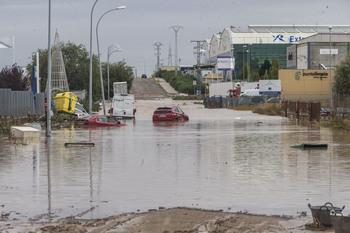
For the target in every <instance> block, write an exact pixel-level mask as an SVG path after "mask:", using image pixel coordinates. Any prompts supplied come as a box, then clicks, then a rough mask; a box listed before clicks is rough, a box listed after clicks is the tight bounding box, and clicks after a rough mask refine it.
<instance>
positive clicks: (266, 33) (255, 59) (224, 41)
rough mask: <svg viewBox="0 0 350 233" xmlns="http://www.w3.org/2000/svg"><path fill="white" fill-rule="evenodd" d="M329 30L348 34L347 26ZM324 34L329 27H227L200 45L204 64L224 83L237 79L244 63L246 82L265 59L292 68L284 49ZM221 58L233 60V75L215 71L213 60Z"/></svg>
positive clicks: (229, 70) (229, 72)
mask: <svg viewBox="0 0 350 233" xmlns="http://www.w3.org/2000/svg"><path fill="white" fill-rule="evenodd" d="M333 30H334V32H337V33H350V26H336V27H333ZM328 31H329V26H320V25H249V26H248V30H246V31H244V30H242V29H240V28H235V27H233V26H231V27H229V28H225V29H224V30H223V32H221V33H217V34H214V35H213V36H212V38H211V39H210V40H206V42H204V43H203V45H202V49H203V50H205V51H206V59H205V62H204V63H205V64H211V65H213V64H214V65H216V69H215V70H214V71H213V72H216V73H218V74H220V75H222V76H224V77H225V79H224V80H225V81H227V80H232V79H233V80H239V79H241V78H242V76H241V73H242V69H243V66H244V64H247V65H248V67H250V69H248V70H251V72H248V74H247V76H248V77H244V78H245V79H246V80H249V79H250V75H251V74H252V73H253V72H256V71H258V69H259V67H261V65H262V64H264V62H265V60H268V61H269V62H270V63H272V59H274V58H276V59H277V60H278V61H279V63H280V65H281V68H282V69H285V68H289V67H292V66H293V64H294V63H292V60H293V59H294V58H295V55H294V57H293V59H292V60H288V53H287V48H288V47H290V46H291V45H297V44H299V43H300V42H301V41H303V40H305V39H306V38H309V37H311V36H315V35H318V34H323V35H325V34H326V33H327V32H328ZM292 50H293V49H292V48H291V51H290V52H293V51H292ZM293 54H296V53H295V52H294V53H293ZM289 56H290V54H289ZM221 57H234V65H233V67H234V71H235V72H233V71H232V69H227V70H218V68H217V61H218V58H219V59H220V58H221ZM286 58H287V59H286ZM290 58H291V57H290ZM326 64H327V63H326ZM294 66H296V65H295V64H294Z"/></svg>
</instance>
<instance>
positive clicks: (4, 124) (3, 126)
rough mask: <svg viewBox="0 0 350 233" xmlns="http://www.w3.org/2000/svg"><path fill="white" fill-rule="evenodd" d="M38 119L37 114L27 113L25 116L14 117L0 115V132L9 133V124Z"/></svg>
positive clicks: (20, 123) (21, 123) (30, 121)
mask: <svg viewBox="0 0 350 233" xmlns="http://www.w3.org/2000/svg"><path fill="white" fill-rule="evenodd" d="M37 119H38V116H34V115H28V116H26V117H18V118H15V117H13V116H9V117H3V116H0V134H2V135H10V129H11V126H14V125H23V124H25V123H32V122H35V121H36V120H37Z"/></svg>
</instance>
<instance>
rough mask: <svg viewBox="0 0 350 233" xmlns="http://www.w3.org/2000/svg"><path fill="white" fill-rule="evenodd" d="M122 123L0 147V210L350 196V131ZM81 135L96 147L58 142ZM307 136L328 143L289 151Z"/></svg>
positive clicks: (251, 205)
mask: <svg viewBox="0 0 350 233" xmlns="http://www.w3.org/2000/svg"><path fill="white" fill-rule="evenodd" d="M123 123H124V122H123ZM125 123H126V124H127V126H124V127H116V128H114V127H113V128H98V129H89V128H83V129H82V128H78V129H74V128H72V129H69V130H67V129H62V130H57V131H53V132H52V136H51V138H45V136H44V135H42V142H44V143H41V144H30V145H28V146H18V145H12V144H9V143H0V147H1V152H0V168H1V170H0V182H1V186H0V192H1V200H3V202H4V205H5V206H4V207H3V208H2V209H1V211H2V212H6V211H8V212H10V211H17V212H18V213H20V214H11V215H10V217H11V218H17V219H20V218H32V217H35V218H34V219H40V220H53V219H56V218H59V217H65V216H77V217H82V218H98V217H105V216H109V215H112V214H117V213H122V212H134V211H138V210H139V211H147V210H148V209H154V208H158V207H159V206H165V207H175V206H188V207H200V208H210V209H223V210H225V211H227V210H231V211H244V210H247V211H249V212H252V213H258V214H259V213H260V214H291V215H296V214H297V212H298V211H299V212H300V211H307V210H308V208H307V203H311V204H313V205H319V204H324V203H325V202H327V201H331V202H333V203H334V204H335V205H340V206H342V205H346V204H347V203H348V202H349V200H350V195H349V193H350V191H349V190H350V184H349V183H348V182H347V180H348V178H350V158H349V156H348V151H349V147H350V143H349V137H350V136H349V135H346V134H343V133H340V132H338V133H333V132H332V131H330V130H328V129H325V128H320V127H318V126H314V125H311V126H309V125H305V126H303V125H299V124H297V123H296V122H295V121H290V120H287V119H285V118H279V117H264V118H261V117H259V118H258V117H255V115H252V116H250V117H247V118H245V119H240V118H235V119H233V120H221V121H218V120H191V121H189V122H175V123H174V122H173V123H172V122H161V123H154V122H152V121H150V120H137V121H126V122H125ZM86 141H91V142H94V143H95V146H94V147H67V148H66V147H65V146H64V143H65V142H86ZM305 142H315V143H327V144H328V145H329V147H328V149H327V150H309V151H303V150H299V149H295V148H291V146H292V145H298V144H301V143H305ZM31 165H32V166H31ZM344 212H345V213H346V209H345V210H344Z"/></svg>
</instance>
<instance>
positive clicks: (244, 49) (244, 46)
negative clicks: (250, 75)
mask: <svg viewBox="0 0 350 233" xmlns="http://www.w3.org/2000/svg"><path fill="white" fill-rule="evenodd" d="M246 48H247V46H246V45H243V66H242V72H243V80H244V78H245V74H244V54H245V52H246Z"/></svg>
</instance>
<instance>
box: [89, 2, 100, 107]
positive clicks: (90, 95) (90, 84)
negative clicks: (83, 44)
mask: <svg viewBox="0 0 350 233" xmlns="http://www.w3.org/2000/svg"><path fill="white" fill-rule="evenodd" d="M97 2H98V0H96V1H95V3H94V5H92V8H91V16H90V70H89V113H90V114H92V15H93V13H94V8H95V5H96V3H97Z"/></svg>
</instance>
